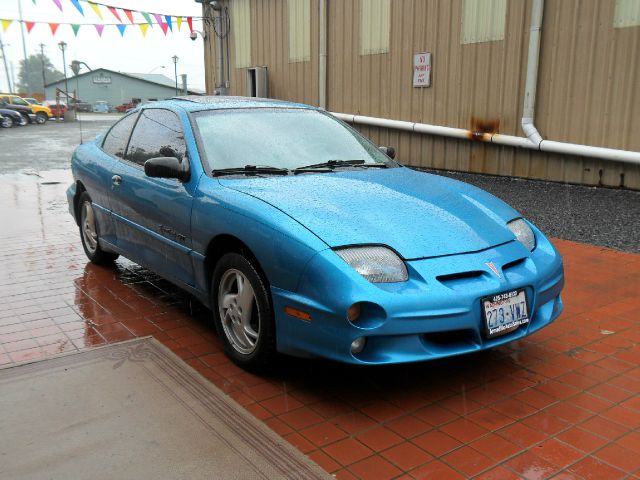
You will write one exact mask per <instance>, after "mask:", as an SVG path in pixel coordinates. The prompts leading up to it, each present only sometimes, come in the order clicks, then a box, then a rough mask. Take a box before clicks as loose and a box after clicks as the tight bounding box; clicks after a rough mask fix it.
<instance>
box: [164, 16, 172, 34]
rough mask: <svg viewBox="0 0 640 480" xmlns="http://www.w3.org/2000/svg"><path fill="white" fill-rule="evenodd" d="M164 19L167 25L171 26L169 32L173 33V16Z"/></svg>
mask: <svg viewBox="0 0 640 480" xmlns="http://www.w3.org/2000/svg"><path fill="white" fill-rule="evenodd" d="M164 18H165V20H166V21H167V25H169V30H171V31H172V32H173V25H171V15H165V16H164Z"/></svg>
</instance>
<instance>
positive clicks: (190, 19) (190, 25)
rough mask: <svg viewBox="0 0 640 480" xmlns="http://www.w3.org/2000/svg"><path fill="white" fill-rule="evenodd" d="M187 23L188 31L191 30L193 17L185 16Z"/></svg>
mask: <svg viewBox="0 0 640 480" xmlns="http://www.w3.org/2000/svg"><path fill="white" fill-rule="evenodd" d="M187 24H189V31H190V32H193V18H192V17H187Z"/></svg>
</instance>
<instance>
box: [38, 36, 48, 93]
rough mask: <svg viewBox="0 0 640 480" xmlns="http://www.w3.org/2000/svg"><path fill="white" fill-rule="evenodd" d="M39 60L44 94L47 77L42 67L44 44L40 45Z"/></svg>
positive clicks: (43, 66)
mask: <svg viewBox="0 0 640 480" xmlns="http://www.w3.org/2000/svg"><path fill="white" fill-rule="evenodd" d="M40 60H41V61H42V94H43V95H44V94H45V90H44V86H45V85H46V84H47V77H46V75H45V65H44V43H41V44H40Z"/></svg>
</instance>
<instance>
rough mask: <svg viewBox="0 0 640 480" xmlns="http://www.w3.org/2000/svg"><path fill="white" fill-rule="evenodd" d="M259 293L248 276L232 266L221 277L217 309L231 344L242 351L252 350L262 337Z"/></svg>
mask: <svg viewBox="0 0 640 480" xmlns="http://www.w3.org/2000/svg"><path fill="white" fill-rule="evenodd" d="M255 303H256V296H255V292H254V290H253V287H252V286H251V283H250V282H249V280H248V279H247V277H246V276H245V275H244V274H243V273H242V272H241V271H239V270H236V269H234V268H231V269H229V270H227V271H226V272H225V273H224V274H223V275H222V278H221V279H220V283H219V287H218V310H219V314H220V320H221V323H222V329H223V330H224V334H225V336H226V337H227V339H228V340H229V343H230V344H231V346H232V347H233V348H234V349H235V350H236V351H238V352H239V353H241V354H243V355H249V354H251V353H253V351H254V350H255V349H256V346H257V344H258V339H259V338H260V315H259V313H258V309H257V308H256V305H255Z"/></svg>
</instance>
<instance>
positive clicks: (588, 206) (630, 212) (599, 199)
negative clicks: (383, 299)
mask: <svg viewBox="0 0 640 480" xmlns="http://www.w3.org/2000/svg"><path fill="white" fill-rule="evenodd" d="M117 118H118V117H117V116H114V115H97V114H96V115H91V114H87V115H84V119H83V121H82V124H80V122H70V123H62V122H48V123H47V124H45V125H42V126H38V125H28V126H25V127H15V128H11V129H0V145H1V146H2V148H0V174H15V173H27V174H28V173H32V174H33V173H37V172H40V171H45V170H66V169H68V168H69V160H70V158H71V153H72V152H73V149H74V148H75V146H76V145H78V144H79V143H80V132H81V130H82V138H83V139H84V141H90V140H92V139H93V138H95V136H96V134H98V133H100V132H103V131H105V130H106V129H107V128H108V127H109V126H110V125H111V124H112V123H113V122H114V121H115V120H117ZM433 173H437V174H439V175H446V176H449V177H452V178H455V179H458V180H462V181H464V182H468V183H471V184H473V185H476V186H478V187H480V188H483V189H485V190H487V191H489V192H491V193H493V194H494V195H496V196H498V197H500V198H502V199H503V200H505V201H506V202H507V203H509V204H511V205H512V206H514V207H515V208H516V209H517V210H519V211H520V212H521V213H522V214H523V215H524V216H525V217H526V218H528V219H529V220H531V221H532V222H534V223H535V224H536V225H537V226H538V227H539V228H540V229H541V230H542V231H544V232H545V233H547V234H548V235H550V236H553V237H558V238H564V239H567V240H574V241H578V242H585V243H591V244H595V245H602V246H606V247H610V248H615V249H618V250H625V251H629V252H635V253H640V192H635V191H630V190H619V189H609V188H597V187H583V186H576V185H564V184H559V183H551V182H541V181H536V180H523V179H515V178H509V177H495V176H487V175H477V174H469V173H458V172H444V171H437V172H433Z"/></svg>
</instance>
